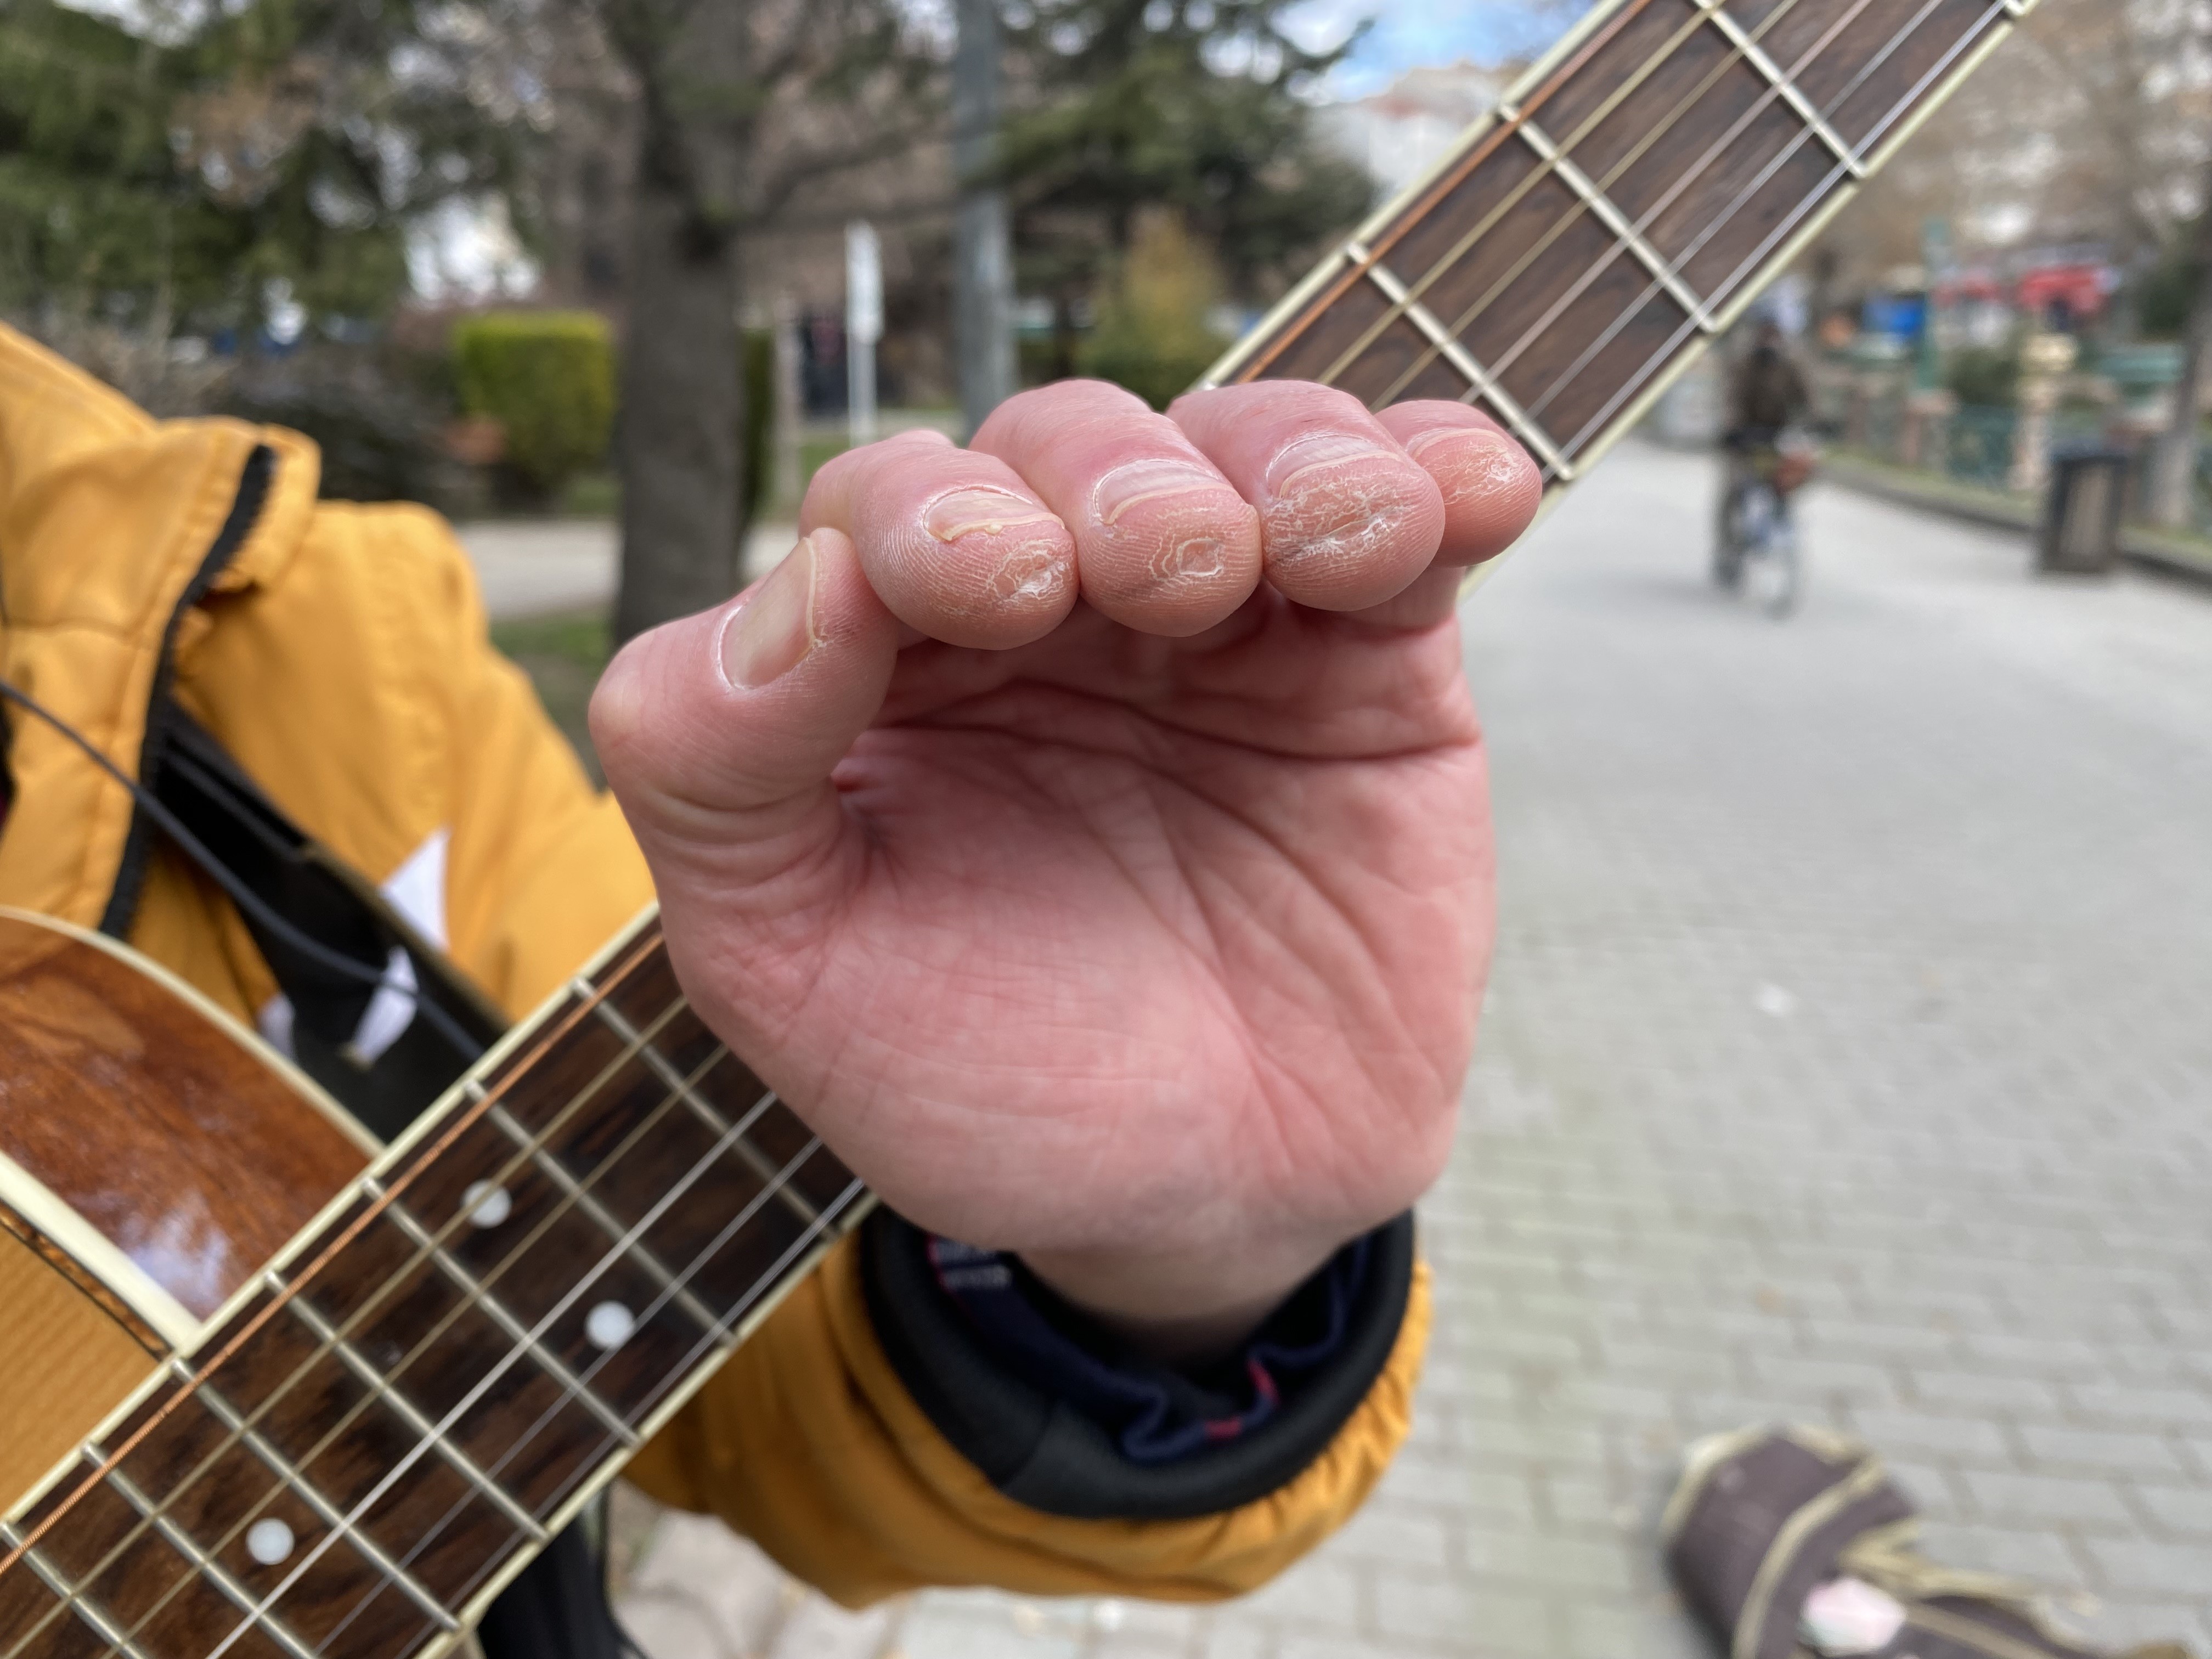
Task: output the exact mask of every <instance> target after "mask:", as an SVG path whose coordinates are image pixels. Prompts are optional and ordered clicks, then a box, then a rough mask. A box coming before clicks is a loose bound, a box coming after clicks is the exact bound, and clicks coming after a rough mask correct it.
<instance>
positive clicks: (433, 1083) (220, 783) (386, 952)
mask: <svg viewBox="0 0 2212 1659" xmlns="http://www.w3.org/2000/svg"><path fill="white" fill-rule="evenodd" d="M162 723H163V726H164V729H165V731H166V732H167V743H166V744H164V745H163V747H162V750H161V756H160V758H159V760H158V762H157V763H156V765H155V770H154V772H153V775H151V776H150V777H147V778H145V779H144V780H143V781H144V782H145V783H146V784H147V785H148V786H149V787H151V788H152V789H153V791H154V793H155V798H156V799H159V800H160V801H161V805H164V806H166V807H167V808H168V809H169V810H170V811H172V812H173V813H175V814H176V815H177V817H179V819H181V820H182V821H183V823H184V824H185V828H187V829H190V830H191V832H192V833H193V834H194V835H196V836H198V837H199V838H200V840H201V841H203V842H205V843H206V844H207V847H208V848H209V850H210V851H211V852H213V853H214V854H215V855H216V857H217V858H218V859H220V860H222V863H223V864H224V866H226V867H228V869H229V870H230V871H231V872H233V873H234V875H236V876H237V877H238V878H240V880H241V881H243V882H244V883H245V884H246V886H247V887H248V888H249V889H251V890H252V892H253V894H254V896H256V897H258V898H259V899H260V900H261V901H262V902H264V904H266V905H268V906H269V907H270V909H272V910H274V911H276V914H277V915H280V916H282V917H283V919H284V920H285V921H289V922H290V923H291V924H292V925H293V926H294V927H297V928H299V929H300V930H301V932H302V933H306V934H307V935H308V936H309V937H310V938H312V939H315V940H318V941H319V942H320V943H322V944H324V945H328V946H329V947H331V949H332V950H335V951H340V952H342V953H343V955H345V956H347V957H350V958H352V959H353V960H354V961H356V962H359V963H368V964H392V965H394V966H395V967H396V966H398V964H397V963H395V960H394V952H398V955H399V956H400V957H404V978H405V979H409V980H411V981H412V985H413V990H414V994H416V996H419V997H422V998H423V999H425V1000H429V1001H433V1002H435V1003H436V1004H437V1005H438V1006H439V1007H440V1008H441V1009H443V1010H444V1011H445V1012H447V1014H448V1015H449V1016H451V1018H452V1019H453V1023H454V1024H457V1025H459V1027H460V1028H461V1030H463V1031H464V1032H465V1033H466V1034H467V1035H468V1036H471V1038H473V1039H474V1040H475V1042H476V1044H477V1050H478V1052H481V1051H482V1050H483V1049H484V1048H489V1047H490V1046H491V1044H492V1043H493V1042H495V1041H496V1040H497V1039H498V1036H499V1035H500V1033H501V1030H504V1029H505V1026H506V1022H505V1020H504V1019H503V1018H501V1014H500V1012H499V1011H498V1009H497V1008H495V1007H494V1006H492V1004H491V1003H490V1002H489V1001H488V1000H486V999H485V998H484V996H483V994H482V993H480V992H479V991H477V989H476V987H474V986H473V985H471V984H470V982H469V981H468V979H467V978H466V976H465V975H463V974H462V973H461V972H460V970H459V969H457V968H455V967H454V966H453V963H452V962H451V961H450V960H448V959H447V956H446V954H445V953H444V952H443V951H440V950H438V949H437V948H436V947H435V946H434V945H431V944H429V943H428V941H427V940H425V939H423V938H422V936H421V935H420V934H419V933H416V931H415V929H414V928H413V927H410V926H409V925H408V923H407V921H406V920H405V919H404V917H402V916H401V915H399V914H398V912H397V911H395V910H394V909H393V908H392V906H391V905H390V904H389V903H388V902H386V900H385V898H384V896H383V895H381V894H380V893H379V892H378V891H377V890H375V889H374V887H371V886H370V885H369V884H368V882H366V881H365V880H363V879H362V878H361V876H360V875H359V874H358V873H357V872H355V871H353V870H352V869H350V868H349V867H348V866H346V865H345V864H344V863H343V861H342V860H339V859H338V858H337V857H336V856H335V855H334V854H331V852H330V851H329V850H328V849H327V848H325V847H324V846H323V845H322V844H321V843H320V842H317V841H316V840H314V839H313V837H312V836H309V835H308V834H307V832H306V831H305V830H303V829H301V828H300V827H299V826H298V825H297V824H295V823H293V822H292V820H291V819H290V818H289V817H286V816H285V815H284V813H283V811H282V810H281V809H279V808H278V807H277V805H276V803H275V802H273V801H271V800H270V799H269V798H268V796H267V795H265V794H264V793H262V791H261V789H260V787H258V785H257V784H255V782H254V781H253V780H252V778H250V777H248V776H247V775H246V772H245V770H244V769H242V768H241V767H240V765H239V764H238V763H237V762H236V761H234V760H233V759H232V758H231V757H230V755H229V754H228V751H227V750H224V748H223V747H222V744H219V743H218V742H216V739H215V738H214V736H213V735H212V734H211V733H210V732H208V730H207V728H206V727H204V726H202V725H200V723H199V722H198V721H197V720H194V719H192V717H191V715H190V714H186V713H185V711H184V709H183V708H181V707H179V706H178V705H177V704H176V703H175V702H174V701H173V700H172V701H170V702H167V705H166V706H165V707H164V708H163V709H162ZM240 914H241V915H244V919H245V921H246V927H247V929H248V931H250V932H251V933H252V935H253V942H254V944H255V945H257V946H258V948H259V950H260V951H261V956H262V959H263V960H264V962H266V963H268V964H269V971H270V974H271V975H274V977H275V978H276V984H277V987H278V988H279V989H280V990H282V991H283V994H284V996H285V999H286V1000H288V1001H289V1003H290V1004H291V1006H292V1030H291V1036H292V1042H291V1047H292V1052H293V1056H294V1058H295V1060H298V1062H299V1064H300V1067H301V1070H303V1071H305V1072H306V1073H307V1075H308V1076H310V1077H312V1078H313V1079H315V1081H316V1082H318V1083H319V1084H320V1085H322V1086H323V1087H324V1088H325V1089H326V1090H327V1091H329V1092H330V1093H331V1096H332V1097H333V1098H335V1099H336V1100H337V1102H338V1103H339V1104H340V1105H342V1106H343V1107H344V1108H345V1109H347V1110H348V1111H349V1112H351V1113H352V1114H353V1115H354V1116H356V1118H358V1119H360V1120H361V1121H362V1123H363V1124H365V1125H366V1126H368V1129H369V1130H370V1132H371V1133H374V1134H375V1135H377V1136H378V1137H379V1138H380V1139H385V1140H390V1139H392V1138H393V1137H395V1136H396V1135H398V1133H400V1131H402V1130H403V1129H404V1128H405V1127H407V1126H408V1125H409V1124H410V1123H412V1122H413V1121H415V1119H416V1117H417V1116H419V1115H421V1114H422V1111H423V1110H424V1109H426V1108H427V1107H428V1106H429V1104H430V1103H432V1102H433V1101H435V1100H436V1099H437V1098H438V1097H439V1096H440V1095H441V1094H443V1093H444V1092H445V1091H446V1090H447V1089H448V1088H449V1087H451V1086H452V1085H453V1083H454V1082H455V1081H456V1080H458V1079H459V1077H460V1075H461V1073H463V1072H464V1071H465V1070H466V1069H467V1066H468V1063H469V1060H470V1056H469V1055H467V1054H461V1053H459V1052H457V1051H456V1049H455V1048H454V1047H453V1043H452V1042H449V1041H448V1040H447V1038H446V1037H444V1036H441V1034H440V1033H439V1032H438V1030H436V1029H435V1027H433V1026H432V1025H431V1024H430V1023H429V1022H428V1020H425V1019H420V1018H410V1019H409V1020H408V1023H407V1025H406V1028H405V1030H403V1031H402V1032H401V1033H400V1035H399V1036H398V1038H397V1039H395V1040H394V1041H393V1042H392V1043H391V1045H390V1046H389V1047H388V1048H384V1049H383V1050H382V1051H381V1052H380V1053H379V1054H375V1055H374V1057H365V1056H363V1055H362V1054H361V1053H360V1051H359V1050H358V1049H357V1048H356V1047H355V1046H354V1044H355V1038H356V1034H357V1033H358V1032H359V1031H360V1030H361V1025H362V1016H363V1015H364V1014H365V1013H366V1012H368V1006H369V1003H370V1000H371V999H372V998H373V997H374V996H375V995H376V994H377V992H376V989H375V987H372V986H368V985H364V984H362V983H360V982H359V981H356V980H351V979H346V978H343V977H341V976H340V975H337V974H334V973H332V972H331V970H330V969H328V968H326V967H324V966H322V965H321V964H319V963H316V962H314V961H313V960H311V959H310V958H308V957H307V956H305V955H304V954H303V953H301V951H297V950H295V949H294V948H293V947H292V946H291V945H289V943H288V942H287V941H286V940H285V939H283V936H282V935H280V934H278V933H275V932H273V931H272V930H270V929H269V928H266V927H263V926H261V925H260V924H259V923H258V921H256V920H255V919H254V918H253V917H252V915H245V913H243V912H241V913H240Z"/></svg>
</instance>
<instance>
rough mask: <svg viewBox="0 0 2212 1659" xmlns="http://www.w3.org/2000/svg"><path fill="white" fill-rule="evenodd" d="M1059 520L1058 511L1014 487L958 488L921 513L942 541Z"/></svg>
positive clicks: (923, 522) (927, 526)
mask: <svg viewBox="0 0 2212 1659" xmlns="http://www.w3.org/2000/svg"><path fill="white" fill-rule="evenodd" d="M1059 523H1060V518H1059V515H1058V514H1056V513H1051V512H1048V511H1047V510H1046V508H1045V507H1043V506H1042V504H1041V503H1039V502H1036V501H1024V500H1023V499H1022V497H1020V496H1019V495H1015V494H1014V493H1013V492H1012V490H1010V489H956V490H953V491H951V493H950V494H948V495H939V497H938V498H937V499H936V500H935V501H932V502H930V503H929V505H928V506H927V507H924V508H923V509H922V512H921V527H922V528H923V529H924V530H926V531H927V532H929V533H930V534H931V535H932V536H933V537H935V538H937V539H938V540H939V541H940V542H957V541H958V540H959V539H960V538H962V537H963V536H970V535H974V534H976V533H977V532H981V533H982V534H984V535H987V536H996V535H1000V534H1001V533H1002V532H1006V531H1008V530H1012V529H1015V528H1017V527H1018V526H1022V525H1025V524H1053V525H1056V524H1059ZM1062 527H1063V528H1065V526H1062Z"/></svg>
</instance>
